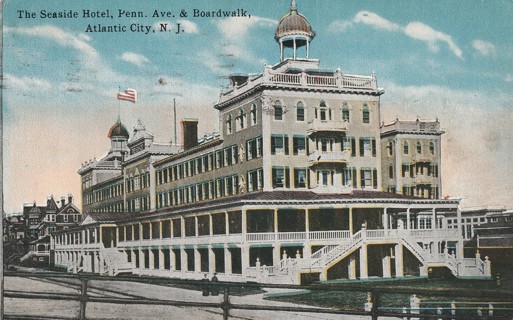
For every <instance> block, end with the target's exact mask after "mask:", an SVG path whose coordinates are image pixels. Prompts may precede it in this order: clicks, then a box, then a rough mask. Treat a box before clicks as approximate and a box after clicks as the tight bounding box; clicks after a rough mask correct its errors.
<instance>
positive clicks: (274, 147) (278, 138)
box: [271, 134, 289, 155]
mask: <svg viewBox="0 0 513 320" xmlns="http://www.w3.org/2000/svg"><path fill="white" fill-rule="evenodd" d="M283 153H284V154H286V155H288V154H289V138H288V136H287V135H283V134H281V135H272V136H271V154H283Z"/></svg>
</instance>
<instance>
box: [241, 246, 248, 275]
mask: <svg viewBox="0 0 513 320" xmlns="http://www.w3.org/2000/svg"><path fill="white" fill-rule="evenodd" d="M240 254H241V268H242V274H245V273H246V270H247V269H248V267H249V246H248V245H242V246H241V248H240Z"/></svg>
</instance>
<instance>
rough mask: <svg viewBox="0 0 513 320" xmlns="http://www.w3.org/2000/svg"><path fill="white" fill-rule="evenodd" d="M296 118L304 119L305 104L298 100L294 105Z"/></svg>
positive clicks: (298, 119)
mask: <svg viewBox="0 0 513 320" xmlns="http://www.w3.org/2000/svg"><path fill="white" fill-rule="evenodd" d="M296 120H297V121H305V106H304V105H303V103H302V102H298V104H297V106H296Z"/></svg>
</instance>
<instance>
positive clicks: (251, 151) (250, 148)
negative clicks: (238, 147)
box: [246, 139, 257, 161]
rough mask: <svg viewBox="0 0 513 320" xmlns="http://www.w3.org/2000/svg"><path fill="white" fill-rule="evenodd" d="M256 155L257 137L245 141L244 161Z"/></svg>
mask: <svg viewBox="0 0 513 320" xmlns="http://www.w3.org/2000/svg"><path fill="white" fill-rule="evenodd" d="M256 157H257V139H251V140H248V141H246V161H247V160H251V159H254V158H256Z"/></svg>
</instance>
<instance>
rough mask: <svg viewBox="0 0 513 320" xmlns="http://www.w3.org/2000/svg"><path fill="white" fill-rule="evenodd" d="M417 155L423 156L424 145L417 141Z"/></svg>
mask: <svg viewBox="0 0 513 320" xmlns="http://www.w3.org/2000/svg"><path fill="white" fill-rule="evenodd" d="M417 153H418V154H422V144H421V143H420V141H417Z"/></svg>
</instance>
